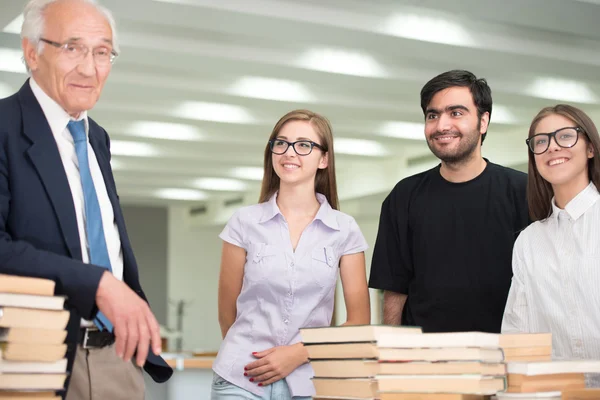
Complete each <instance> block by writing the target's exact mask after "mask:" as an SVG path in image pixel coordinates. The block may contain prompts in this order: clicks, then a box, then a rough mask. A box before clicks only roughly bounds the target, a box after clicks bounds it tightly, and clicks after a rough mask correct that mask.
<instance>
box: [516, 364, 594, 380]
mask: <svg viewBox="0 0 600 400" xmlns="http://www.w3.org/2000/svg"><path fill="white" fill-rule="evenodd" d="M506 371H507V373H509V374H519V375H527V376H534V375H551V374H585V373H600V360H570V361H547V362H509V363H508V364H507V366H506Z"/></svg>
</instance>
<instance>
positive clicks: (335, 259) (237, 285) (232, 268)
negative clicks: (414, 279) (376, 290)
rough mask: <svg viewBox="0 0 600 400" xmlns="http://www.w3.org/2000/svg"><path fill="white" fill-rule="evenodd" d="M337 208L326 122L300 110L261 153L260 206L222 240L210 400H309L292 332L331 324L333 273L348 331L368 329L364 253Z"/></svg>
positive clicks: (301, 352) (248, 210)
mask: <svg viewBox="0 0 600 400" xmlns="http://www.w3.org/2000/svg"><path fill="white" fill-rule="evenodd" d="M338 208H339V207H338V196H337V187H336V180H335V157H334V152H333V136H332V131H331V126H330V124H329V121H328V120H327V119H326V118H324V117H323V116H321V115H319V114H316V113H314V112H311V111H308V110H295V111H292V112H290V113H288V114H286V115H285V116H283V117H282V118H281V119H280V120H279V122H277V124H276V125H275V128H274V129H273V132H272V133H271V136H270V137H269V141H268V143H267V146H266V148H265V153H264V177H263V182H262V189H261V194H260V199H259V204H256V205H252V206H248V207H244V208H241V209H240V210H238V211H237V212H236V213H235V214H234V215H233V216H232V217H231V219H230V220H229V222H228V223H227V226H226V227H225V229H224V230H223V232H222V233H221V235H220V237H221V239H223V241H224V242H223V252H222V259H221V273H220V279H219V323H220V326H221V331H222V334H223V338H224V340H223V343H222V344H221V348H220V350H219V354H218V356H217V359H216V361H215V363H214V366H213V370H214V372H215V375H214V379H213V385H212V395H211V398H212V400H221V399H239V398H244V399H256V400H259V399H278V400H286V399H310V396H312V395H313V394H314V387H313V385H312V382H311V381H310V378H311V377H312V375H313V372H312V368H311V367H310V365H309V364H308V363H307V362H308V357H307V352H306V350H305V349H304V347H303V345H302V343H301V342H300V333H299V329H300V328H305V327H318V326H327V325H329V324H330V323H331V319H332V314H333V304H334V295H335V287H336V283H337V276H338V269H339V274H340V276H341V280H342V286H343V290H344V300H345V303H346V310H347V321H346V324H368V323H369V322H370V307H369V294H368V289H367V282H366V272H365V257H364V250H365V249H366V248H367V244H366V241H365V239H364V237H363V235H362V234H361V232H360V229H359V227H358V225H357V224H356V222H355V220H354V219H353V218H352V217H350V216H349V215H346V214H344V213H342V212H340V211H338Z"/></svg>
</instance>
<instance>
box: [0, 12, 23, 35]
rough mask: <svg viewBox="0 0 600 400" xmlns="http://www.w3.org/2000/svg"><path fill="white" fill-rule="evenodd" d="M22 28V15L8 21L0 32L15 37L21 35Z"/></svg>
mask: <svg viewBox="0 0 600 400" xmlns="http://www.w3.org/2000/svg"><path fill="white" fill-rule="evenodd" d="M22 26H23V14H19V15H18V16H17V17H16V18H15V19H13V20H12V21H10V22H9V23H8V25H6V26H5V27H4V29H2V32H6V33H14V34H16V35H20V34H21V27H22Z"/></svg>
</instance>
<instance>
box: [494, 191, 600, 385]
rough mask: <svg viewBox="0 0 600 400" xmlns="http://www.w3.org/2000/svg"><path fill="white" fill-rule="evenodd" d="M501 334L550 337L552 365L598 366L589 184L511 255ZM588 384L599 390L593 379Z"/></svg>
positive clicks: (594, 225) (597, 274)
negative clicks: (579, 363)
mask: <svg viewBox="0 0 600 400" xmlns="http://www.w3.org/2000/svg"><path fill="white" fill-rule="evenodd" d="M513 274H514V276H513V278H512V285H511V288H510V292H509V295H508V301H507V304H506V310H505V312H504V318H503V321H502V332H503V333H504V332H531V333H534V332H551V333H552V355H553V358H554V359H595V360H600V194H599V193H598V189H597V188H596V187H595V186H594V184H593V183H591V182H590V184H589V185H588V186H587V187H586V188H585V189H584V190H582V191H581V192H580V193H579V194H578V195H577V196H576V197H575V198H574V199H573V200H571V201H570V202H569V203H568V204H567V205H566V206H565V208H564V210H563V209H560V208H558V207H557V206H556V203H555V201H554V199H552V214H551V215H550V217H548V218H547V219H545V220H542V221H537V222H535V223H533V224H531V225H530V226H529V227H527V228H526V229H525V230H524V231H523V232H522V233H521V234H520V235H519V237H518V238H517V241H516V242H515V246H514V250H513ZM588 384H591V385H593V386H600V379H598V378H597V377H595V378H594V379H593V380H588Z"/></svg>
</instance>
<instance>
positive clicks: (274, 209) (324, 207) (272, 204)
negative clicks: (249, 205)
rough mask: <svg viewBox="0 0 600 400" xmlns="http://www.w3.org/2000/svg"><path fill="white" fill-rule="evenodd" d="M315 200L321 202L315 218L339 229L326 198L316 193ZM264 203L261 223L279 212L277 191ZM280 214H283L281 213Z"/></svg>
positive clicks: (332, 227)
mask: <svg viewBox="0 0 600 400" xmlns="http://www.w3.org/2000/svg"><path fill="white" fill-rule="evenodd" d="M317 201H318V202H319V203H320V204H321V207H319V211H317V215H315V220H320V221H321V222H323V223H324V224H325V225H326V226H328V227H329V228H331V229H335V230H337V231H339V230H340V225H339V224H338V222H337V218H336V217H335V212H334V210H333V208H331V206H330V205H329V202H328V201H327V198H326V197H325V196H324V195H322V194H321V193H317ZM264 204H265V207H264V211H263V215H262V217H261V219H260V220H259V223H261V224H262V223H264V222H267V221H270V220H271V219H273V218H275V216H276V215H278V214H281V210H279V207H278V206H277V192H275V194H274V195H273V196H271V198H270V199H269V201H268V202H266V203H264ZM281 215H282V216H283V214H281Z"/></svg>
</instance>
